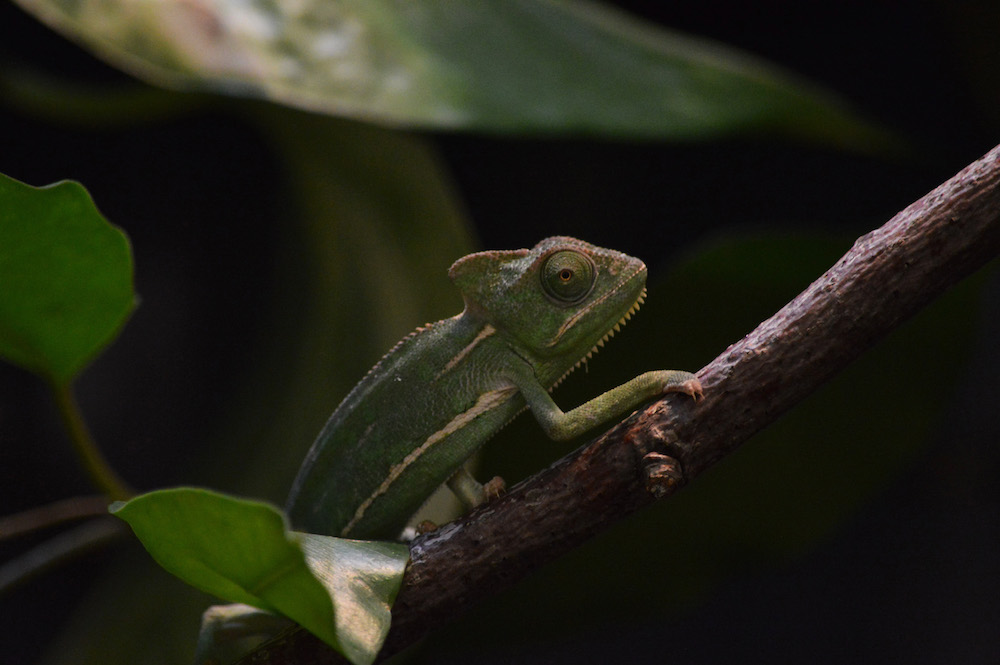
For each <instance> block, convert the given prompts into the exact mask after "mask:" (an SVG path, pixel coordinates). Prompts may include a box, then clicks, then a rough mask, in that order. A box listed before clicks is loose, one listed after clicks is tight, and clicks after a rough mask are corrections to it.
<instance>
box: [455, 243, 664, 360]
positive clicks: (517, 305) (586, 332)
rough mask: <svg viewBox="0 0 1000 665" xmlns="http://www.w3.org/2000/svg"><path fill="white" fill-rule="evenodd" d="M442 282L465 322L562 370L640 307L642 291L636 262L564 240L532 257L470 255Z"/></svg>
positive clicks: (519, 253)
mask: <svg viewBox="0 0 1000 665" xmlns="http://www.w3.org/2000/svg"><path fill="white" fill-rule="evenodd" d="M449 275H450V276H451V278H452V280H454V282H455V285H456V286H457V287H458V289H459V291H461V293H462V297H463V298H464V299H465V309H466V314H468V315H471V316H474V317H475V318H477V319H479V320H482V321H483V322H484V323H488V324H489V325H491V326H493V327H494V328H495V329H496V330H497V332H499V333H501V334H502V335H504V336H505V337H506V338H507V339H509V340H510V341H511V342H512V343H513V344H515V345H516V346H520V347H524V348H525V350H527V351H528V352H529V354H530V356H531V357H532V358H538V359H543V360H551V361H553V362H554V363H555V364H556V365H557V366H567V368H568V367H571V366H572V365H573V364H574V363H576V362H577V361H579V360H581V359H583V358H584V357H585V356H586V355H587V354H588V353H589V352H590V351H591V350H592V349H593V348H594V347H595V346H597V345H599V344H602V343H603V341H604V340H605V339H607V337H608V336H610V335H611V334H613V333H614V331H615V330H616V329H617V328H618V326H619V325H620V323H622V322H623V321H624V320H625V319H627V318H628V317H629V316H630V315H631V314H632V312H633V311H634V309H635V307H636V306H637V305H638V304H639V303H641V302H642V297H643V294H644V292H645V285H646V266H645V264H643V262H642V261H640V260H639V259H637V258H634V257H631V256H628V255H627V254H622V253H621V252H616V251H614V250H610V249H604V248H602V247H597V246H595V245H591V244H590V243H587V242H583V241H582V240H577V239H575V238H569V237H565V236H557V237H553V238H546V239H545V240H542V241H541V242H540V243H538V244H537V245H535V246H534V247H533V248H531V249H519V250H510V251H489V252H479V253H477V254H471V255H469V256H466V257H464V258H462V259H459V260H458V261H456V262H455V264H454V265H453V266H452V267H451V270H450V271H449ZM567 363H568V365H567Z"/></svg>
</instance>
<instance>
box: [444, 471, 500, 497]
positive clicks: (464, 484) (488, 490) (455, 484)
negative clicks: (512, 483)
mask: <svg viewBox="0 0 1000 665" xmlns="http://www.w3.org/2000/svg"><path fill="white" fill-rule="evenodd" d="M504 487H505V483H504V481H503V478H501V477H500V476H496V477H494V478H493V479H492V480H490V481H489V482H487V483H486V484H485V485H483V484H482V483H480V482H479V481H477V480H476V479H475V478H473V477H472V474H471V473H469V470H468V469H467V468H466V467H465V465H462V466H460V467H459V468H458V471H456V472H455V473H453V474H452V476H451V478H449V479H448V489H450V490H451V491H452V492H454V493H455V496H457V497H458V498H459V500H461V502H462V503H463V504H465V507H466V508H475V507H476V506H478V505H479V504H481V503H483V502H484V501H489V500H490V499H493V498H496V497H497V496H499V495H500V493H501V492H502V491H503V489H504Z"/></svg>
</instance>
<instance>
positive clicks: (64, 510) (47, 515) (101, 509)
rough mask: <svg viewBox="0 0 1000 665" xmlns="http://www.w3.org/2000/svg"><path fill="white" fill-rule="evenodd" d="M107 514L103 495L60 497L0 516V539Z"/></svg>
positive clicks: (105, 500) (106, 502)
mask: <svg viewBox="0 0 1000 665" xmlns="http://www.w3.org/2000/svg"><path fill="white" fill-rule="evenodd" d="M107 514H108V498H107V497H106V496H104V495H99V496H76V497H73V498H72V499H61V500H59V501H55V502H53V503H49V504H46V505H44V506H38V507H37V508H31V509H29V510H25V511H24V512H20V513H15V514H14V515H8V516H7V517H0V541H4V540H10V539H13V538H16V537H18V536H23V535H25V534H29V533H31V532H33V531H39V530H41V529H45V528H48V527H50V526H56V525H58V524H62V523H64V522H69V521H72V520H78V519H82V518H84V517H100V516H102V515H107Z"/></svg>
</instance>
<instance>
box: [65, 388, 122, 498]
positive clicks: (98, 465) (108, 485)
mask: <svg viewBox="0 0 1000 665" xmlns="http://www.w3.org/2000/svg"><path fill="white" fill-rule="evenodd" d="M49 388H50V389H51V391H52V398H53V399H54V400H55V403H56V408H57V409H59V416H60V418H62V422H63V426H64V427H65V428H66V432H67V434H69V438H70V442H71V443H72V444H73V450H74V451H76V454H77V457H79V458H80V461H81V462H83V467H84V469H86V471H87V475H88V476H90V480H91V482H92V483H94V485H95V486H96V487H97V489H99V490H100V491H101V492H103V493H104V494H106V495H108V496H109V497H110V498H111V499H112V500H115V501H127V500H128V499H129V498H131V497H133V496H135V491H134V490H133V489H132V488H131V487H129V486H128V484H127V483H126V482H125V481H124V480H122V479H121V478H120V477H119V476H118V474H117V473H115V470H114V469H113V468H111V465H110V464H108V461H107V460H106V459H105V458H104V455H103V454H101V450H100V448H98V447H97V443H96V442H95V441H94V438H93V437H92V436H91V435H90V430H89V429H87V423H86V422H85V421H84V419H83V414H82V413H81V412H80V406H79V405H78V404H77V402H76V397H75V396H74V395H73V387H72V384H71V383H66V384H60V383H56V382H55V381H50V382H49Z"/></svg>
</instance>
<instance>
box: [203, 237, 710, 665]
mask: <svg viewBox="0 0 1000 665" xmlns="http://www.w3.org/2000/svg"><path fill="white" fill-rule="evenodd" d="M449 274H450V275H451V278H452V279H453V280H454V282H455V285H456V286H457V287H458V289H459V291H461V293H462V297H463V298H464V299H465V310H464V311H463V312H462V313H461V314H459V315H458V316H455V317H452V318H450V319H445V320H444V321H438V322H437V323H433V324H429V325H427V326H424V327H422V328H418V329H417V330H416V331H415V332H414V333H412V334H411V335H409V336H407V337H405V338H403V339H402V340H401V341H400V342H399V343H398V344H397V345H396V346H395V347H394V348H393V349H392V350H391V351H389V353H387V354H386V355H385V357H383V358H382V360H380V361H379V363H378V364H377V365H375V367H373V368H372V369H371V371H369V372H368V374H367V375H366V376H365V377H364V378H363V379H362V380H361V382H360V383H359V384H358V385H357V386H355V387H354V389H353V390H351V392H350V393H349V394H348V395H347V397H346V398H345V399H344V401H343V402H341V404H340V406H338V407H337V409H336V411H334V412H333V415H332V416H330V420H329V421H328V422H327V424H326V426H325V427H324V428H323V431H322V432H320V434H319V437H318V438H317V439H316V442H315V443H314V444H313V447H312V449H311V450H310V451H309V454H308V455H307V456H306V459H305V461H304V462H303V463H302V468H301V469H300V470H299V474H298V477H297V478H296V479H295V483H294V485H293V486H292V491H291V493H290V495H289V498H288V504H287V507H286V510H287V512H288V515H289V517H290V519H291V522H292V526H293V527H294V528H295V529H297V530H299V531H305V532H308V533H315V534H324V535H333V536H349V537H351V538H356V539H368V540H372V539H395V538H397V537H399V536H400V534H401V533H402V531H403V529H404V528H405V526H406V524H407V521H408V520H409V519H410V518H411V517H412V516H413V514H414V513H415V512H416V511H417V510H418V509H419V508H420V506H421V504H422V503H423V502H424V501H425V500H426V499H427V498H428V497H429V496H430V494H431V493H432V492H434V490H435V489H437V488H438V487H439V486H440V485H441V484H442V483H445V482H447V483H448V486H449V487H450V488H451V489H452V490H453V491H454V492H455V493H456V494H457V495H458V497H459V498H460V499H461V500H462V501H463V502H464V503H465V504H466V505H467V506H470V507H471V506H475V505H478V504H480V503H482V502H483V501H485V500H486V499H487V498H489V497H490V496H491V495H494V494H496V493H498V492H499V491H501V490H502V487H503V481H502V480H500V479H499V478H494V479H493V480H491V481H490V482H489V483H487V484H486V486H483V485H480V484H479V483H478V482H476V481H475V480H474V479H473V478H472V476H471V475H470V474H469V472H468V471H467V470H466V469H465V466H464V464H465V462H466V460H467V459H468V458H469V457H470V456H471V455H472V454H473V453H474V452H476V450H477V449H478V448H479V447H480V446H481V445H483V443H484V442H485V441H486V440H487V439H489V438H490V437H491V436H492V435H493V434H495V433H496V432H497V430H499V429H500V428H501V427H503V426H504V425H505V424H506V423H507V422H508V421H509V420H511V419H512V418H513V417H514V416H516V415H517V414H518V413H520V412H521V411H522V410H523V409H524V408H525V407H527V408H528V409H530V410H531V413H532V414H533V415H534V416H535V419H536V420H538V422H539V424H540V425H541V426H542V429H544V430H545V433H546V434H548V435H549V437H551V438H553V439H560V440H561V439H569V438H572V437H575V436H577V435H579V434H582V433H583V432H586V431H587V430H589V429H592V428H594V427H596V426H597V425H600V424H601V423H605V422H608V421H609V420H612V419H614V418H616V417H618V416H621V415H623V414H625V413H627V412H628V411H630V410H632V409H634V408H635V407H636V406H638V405H639V404H641V403H642V402H645V401H647V400H649V399H652V398H654V397H657V396H658V395H662V394H663V393H668V392H681V393H684V394H687V395H690V396H691V397H693V398H695V399H698V398H700V397H701V394H702V388H701V383H700V382H699V381H698V379H697V378H696V377H695V376H694V374H691V373H690V372H682V371H676V370H660V371H654V372H646V373H645V374H640V375H639V376H637V377H635V378H634V379H632V380H631V381H628V382H627V383H625V384H623V385H620V386H618V387H617V388H613V389H612V390H609V391H608V392H606V393H604V394H603V395H601V396H599V397H595V398H594V399H592V400H590V401H589V402H587V403H585V404H583V405H582V406H579V407H577V408H575V409H573V410H571V411H568V412H565V413H564V412H563V411H562V410H561V409H560V408H559V407H558V406H556V404H555V402H553V401H552V398H551V397H550V396H549V390H551V389H552V388H553V387H555V386H556V385H557V384H558V383H559V382H560V381H561V380H562V379H563V378H565V376H566V375H567V374H569V373H570V372H571V371H572V370H573V369H574V368H575V367H577V366H579V365H580V364H581V363H582V362H584V361H585V360H586V359H588V358H590V356H591V355H592V354H593V352H594V351H595V350H596V349H597V347H599V346H603V345H604V342H605V341H607V339H608V338H609V337H611V335H613V334H614V333H615V332H616V331H618V330H619V329H620V328H621V325H622V324H623V323H624V322H625V321H626V320H628V318H629V317H631V315H632V313H633V312H635V310H636V308H637V307H638V306H639V305H640V304H641V303H642V299H643V296H644V295H645V291H646V289H645V286H646V266H645V265H644V264H643V263H642V261H640V260H639V259H636V258H633V257H631V256H627V255H625V254H622V253H621V252H615V251H613V250H610V249H602V248H600V247H595V246H594V245H591V244H589V243H586V242H583V241H582V240H576V239H574V238H567V237H555V238H547V239H545V240H543V241H541V242H540V243H538V244H537V245H535V246H534V247H533V248H532V249H519V250H513V251H494V252H479V253H477V254H470V255H469V256H466V257H464V258H461V259H459V260H458V261H456V262H455V264H454V265H453V266H452V267H451V270H450V272H449ZM286 622H287V620H286V619H283V618H281V617H277V616H275V615H271V614H268V613H267V612H264V611H262V610H257V609H255V608H252V607H249V606H247V605H225V606H215V607H212V608H210V609H209V610H208V611H206V612H205V615H204V617H203V623H202V632H201V635H200V637H199V647H198V650H199V654H201V655H200V656H199V660H198V662H209V660H210V659H214V660H212V661H211V662H220V657H219V656H218V653H219V650H220V649H224V648H227V647H226V643H227V642H228V641H230V640H231V638H232V636H239V635H244V636H246V635H255V634H256V635H265V636H266V635H274V634H276V633H277V632H278V631H279V630H280V629H281V628H283V627H284V626H285V625H286ZM227 635H228V636H230V637H227Z"/></svg>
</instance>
